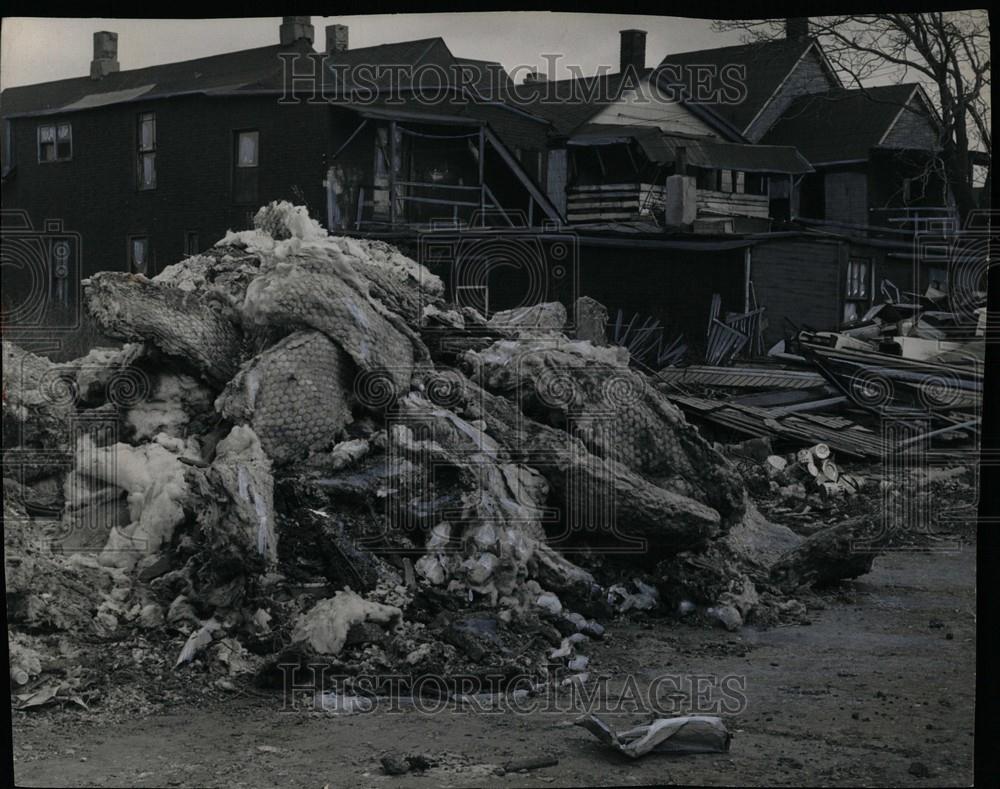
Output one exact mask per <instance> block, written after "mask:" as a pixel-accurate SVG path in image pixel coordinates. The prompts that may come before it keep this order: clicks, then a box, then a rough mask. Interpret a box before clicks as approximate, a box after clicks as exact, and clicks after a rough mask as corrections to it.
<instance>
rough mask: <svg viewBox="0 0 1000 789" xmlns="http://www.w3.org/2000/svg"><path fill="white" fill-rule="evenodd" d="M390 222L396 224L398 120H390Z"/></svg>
mask: <svg viewBox="0 0 1000 789" xmlns="http://www.w3.org/2000/svg"><path fill="white" fill-rule="evenodd" d="M389 224H391V225H395V224H396V121H389Z"/></svg>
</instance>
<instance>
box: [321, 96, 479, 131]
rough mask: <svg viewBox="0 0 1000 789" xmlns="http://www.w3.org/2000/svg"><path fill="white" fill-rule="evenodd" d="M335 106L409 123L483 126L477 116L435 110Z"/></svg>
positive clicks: (352, 103) (361, 114)
mask: <svg viewBox="0 0 1000 789" xmlns="http://www.w3.org/2000/svg"><path fill="white" fill-rule="evenodd" d="M333 106H335V107H345V108H346V109H349V110H354V111H355V112H357V113H358V115H360V116H361V117H362V118H371V119H373V120H387V121H409V122H411V123H430V124H440V125H452V126H473V127H476V128H478V127H480V126H485V125H486V123H485V121H482V120H479V119H478V118H470V117H467V116H462V115H444V114H442V113H435V112H422V111H419V110H406V109H396V108H390V107H385V106H381V107H380V106H372V105H369V104H363V103H354V102H336V103H334V104H333Z"/></svg>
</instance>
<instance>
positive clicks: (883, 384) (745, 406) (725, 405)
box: [657, 288, 986, 460]
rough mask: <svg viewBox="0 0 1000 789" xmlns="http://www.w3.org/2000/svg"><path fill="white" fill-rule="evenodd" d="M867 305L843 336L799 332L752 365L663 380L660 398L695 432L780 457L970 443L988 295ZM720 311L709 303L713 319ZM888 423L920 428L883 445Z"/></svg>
mask: <svg viewBox="0 0 1000 789" xmlns="http://www.w3.org/2000/svg"><path fill="white" fill-rule="evenodd" d="M910 295H911V301H910V302H906V303H903V302H899V301H895V302H885V303H882V304H877V305H875V306H873V307H872V308H871V309H870V310H869V311H868V312H867V313H865V315H863V316H862V317H860V318H858V319H857V320H854V321H851V322H849V323H847V324H844V325H843V326H842V327H841V329H840V331H836V332H830V331H801V332H798V333H797V334H796V336H795V337H794V338H793V339H790V340H789V341H782V342H780V343H778V345H776V346H775V347H774V348H772V349H771V351H770V353H769V356H770V357H771V358H770V359H768V360H766V362H764V363H758V364H757V365H755V366H743V367H731V366H723V362H721V361H717V362H716V363H714V364H705V365H692V366H690V367H683V368H682V367H676V368H668V369H664V370H661V371H660V372H658V373H657V382H658V385H659V387H660V389H661V390H662V391H663V392H664V393H665V394H667V395H668V396H669V397H670V399H671V400H672V401H673V402H675V403H676V404H677V405H679V406H680V407H681V408H682V409H684V411H685V413H687V415H688V416H690V417H692V418H694V419H695V420H696V421H698V422H699V423H701V424H708V425H712V426H714V427H716V428H720V429H723V430H725V431H729V432H731V433H737V434H741V435H743V436H753V437H758V438H765V437H766V438H771V439H774V440H775V441H780V442H782V443H785V444H786V445H789V446H795V445H797V446H799V447H805V446H808V445H810V444H815V443H817V442H822V443H825V444H828V445H829V446H830V447H831V448H833V449H835V450H836V451H838V452H839V453H841V454H843V455H845V456H849V457H851V458H854V459H859V460H865V459H869V460H870V459H881V458H882V457H883V456H885V455H887V454H892V453H898V452H900V451H902V450H905V449H906V448H907V447H911V446H913V445H914V444H921V445H922V446H927V447H930V446H932V445H934V446H935V447H936V448H939V449H943V450H948V449H953V448H956V447H957V448H959V449H961V448H963V447H965V448H968V447H974V446H975V444H976V441H977V439H978V431H979V425H980V417H979V413H980V409H981V406H982V388H983V373H984V364H985V347H986V343H985V316H986V309H985V298H986V294H985V293H977V292H970V293H963V294H959V295H957V296H956V297H954V299H951V300H949V299H948V297H947V295H946V294H944V293H942V292H940V291H937V290H936V289H934V288H929V289H928V291H927V293H926V294H924V295H923V296H919V297H918V296H915V295H912V294H910ZM717 310H718V306H717V304H716V303H715V302H713V311H717ZM887 421H895V422H907V421H909V422H911V423H913V424H919V425H920V429H919V430H918V431H916V432H913V431H908V434H907V435H905V436H901V437H897V438H898V440H893V439H892V438H890V439H888V440H887V439H886V437H885V436H884V435H883V431H882V426H883V424H884V423H885V422H887Z"/></svg>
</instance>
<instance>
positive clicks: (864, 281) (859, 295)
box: [844, 258, 871, 323]
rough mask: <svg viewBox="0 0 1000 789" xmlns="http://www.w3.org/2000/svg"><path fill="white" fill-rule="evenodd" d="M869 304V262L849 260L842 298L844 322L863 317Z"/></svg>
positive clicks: (858, 259) (860, 259)
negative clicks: (844, 291) (845, 287)
mask: <svg viewBox="0 0 1000 789" xmlns="http://www.w3.org/2000/svg"><path fill="white" fill-rule="evenodd" d="M870 302H871V261H870V260H868V259H867V258H851V259H850V260H848V262H847V290H846V293H845V298H844V322H845V323H846V322H847V321H853V320H857V319H858V318H860V317H861V316H862V315H864V313H865V311H866V310H867V308H868V307H869V306H870Z"/></svg>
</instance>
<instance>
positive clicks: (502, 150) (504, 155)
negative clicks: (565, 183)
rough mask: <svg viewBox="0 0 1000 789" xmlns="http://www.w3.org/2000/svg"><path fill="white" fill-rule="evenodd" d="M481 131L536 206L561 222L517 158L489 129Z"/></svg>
mask: <svg viewBox="0 0 1000 789" xmlns="http://www.w3.org/2000/svg"><path fill="white" fill-rule="evenodd" d="M483 133H484V134H485V138H486V140H487V141H488V142H489V143H490V145H492V146H493V150H495V151H496V152H497V153H498V154H499V155H500V158H501V159H503V160H504V162H505V163H506V164H507V166H508V167H510V169H511V171H512V172H513V173H514V175H516V176H517V178H518V180H519V181H521V183H522V184H523V185H524V188H525V189H527V190H528V193H529V194H530V195H531V196H532V197H534V198H535V202H537V203H538V207H539V208H541V209H542V211H544V212H545V215H546V216H547V217H548V218H549V219H550V220H552V221H553V222H562V221H563V218H562V217H561V216H560V215H559V211H558V210H557V209H556V207H555V206H554V205H553V204H552V201H551V200H549V198H548V196H547V195H546V194H544V193H543V192H542V191H541V190H539V188H538V187H537V186H535V183H534V182H533V181H532V180H531V179H530V178H525V177H524V174H523V171H522V170H521V167H520V165H518V163H517V160H516V159H514V157H513V156H511V155H510V151H508V150H507V148H506V146H505V145H504V144H503V143H502V142H501V141H500V140H499V139H498V138H497V137H496V135H495V134H493V132H492V131H490V129H488V128H486V127H485V126H484V127H483Z"/></svg>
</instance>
